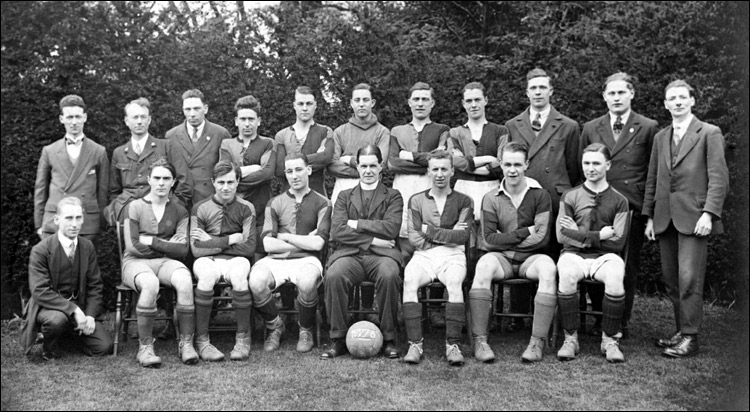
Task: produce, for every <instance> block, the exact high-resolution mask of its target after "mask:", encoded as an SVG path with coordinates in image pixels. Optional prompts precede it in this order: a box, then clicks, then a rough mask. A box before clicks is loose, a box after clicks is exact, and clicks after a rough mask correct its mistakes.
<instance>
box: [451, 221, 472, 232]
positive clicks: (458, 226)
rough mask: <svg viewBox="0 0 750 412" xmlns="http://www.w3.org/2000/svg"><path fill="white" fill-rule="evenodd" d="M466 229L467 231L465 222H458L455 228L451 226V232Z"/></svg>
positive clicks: (467, 227)
mask: <svg viewBox="0 0 750 412" xmlns="http://www.w3.org/2000/svg"><path fill="white" fill-rule="evenodd" d="M468 229H469V224H468V223H466V222H462V221H460V220H459V221H458V223H456V224H455V226H453V230H468Z"/></svg>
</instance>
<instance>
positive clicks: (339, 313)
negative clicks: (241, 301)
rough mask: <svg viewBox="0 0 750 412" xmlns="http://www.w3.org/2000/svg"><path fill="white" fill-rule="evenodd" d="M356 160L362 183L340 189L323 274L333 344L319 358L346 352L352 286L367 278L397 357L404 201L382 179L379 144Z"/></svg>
mask: <svg viewBox="0 0 750 412" xmlns="http://www.w3.org/2000/svg"><path fill="white" fill-rule="evenodd" d="M355 160H356V162H357V169H358V171H359V174H360V183H359V185H357V186H355V187H354V188H352V189H347V190H344V191H342V192H341V194H340V196H339V197H338V199H336V206H335V207H334V210H333V217H332V218H331V241H333V242H336V244H337V248H336V249H335V250H334V252H333V253H332V254H331V257H330V259H329V260H328V270H327V271H326V277H325V290H326V294H325V299H326V310H327V311H328V320H329V322H330V323H331V331H330V334H329V336H330V337H331V345H330V347H329V348H328V349H327V350H326V351H324V352H323V353H322V354H321V357H322V358H324V359H327V358H335V357H337V356H339V355H342V354H344V353H346V342H345V337H346V332H347V330H348V329H349V325H348V324H347V322H346V311H347V308H348V307H349V291H350V290H351V288H352V286H354V285H357V284H359V283H361V282H362V281H366V280H367V281H371V282H374V283H375V289H376V292H375V293H376V297H377V301H378V312H379V317H380V330H381V332H383V340H384V346H385V355H386V356H387V357H389V358H398V356H399V352H398V347H397V346H396V317H397V315H398V300H399V295H400V293H401V285H402V281H401V276H400V271H401V265H402V260H401V253H400V252H399V251H398V250H396V249H395V248H394V246H395V245H396V238H397V237H398V231H399V227H400V226H401V213H402V208H403V207H404V201H403V200H402V198H401V194H400V193H399V192H398V190H393V189H389V188H388V187H386V186H385V185H384V184H383V183H382V182H381V181H380V173H381V172H382V170H383V160H384V159H383V155H382V152H381V151H380V148H379V147H378V146H375V145H367V146H365V147H363V148H361V149H359V150H358V151H357V155H356V157H355Z"/></svg>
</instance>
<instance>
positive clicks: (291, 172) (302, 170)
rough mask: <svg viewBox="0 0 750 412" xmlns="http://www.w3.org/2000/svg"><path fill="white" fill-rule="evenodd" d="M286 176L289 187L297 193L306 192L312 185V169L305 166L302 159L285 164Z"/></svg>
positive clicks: (288, 161)
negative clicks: (310, 184)
mask: <svg viewBox="0 0 750 412" xmlns="http://www.w3.org/2000/svg"><path fill="white" fill-rule="evenodd" d="M284 174H285V175H286V181H287V182H289V187H291V188H292V190H295V191H298V192H300V191H303V190H306V189H307V187H308V185H309V183H310V174H312V168H311V167H310V166H307V165H305V161H304V160H302V159H291V160H287V161H285V162H284Z"/></svg>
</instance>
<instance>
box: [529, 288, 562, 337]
mask: <svg viewBox="0 0 750 412" xmlns="http://www.w3.org/2000/svg"><path fill="white" fill-rule="evenodd" d="M555 305H557V295H553V294H551V293H541V292H537V293H536V297H535V298H534V323H533V325H532V326H531V336H533V337H535V338H541V339H545V338H546V337H547V334H548V333H549V326H550V325H551V324H552V318H553V317H554V316H555Z"/></svg>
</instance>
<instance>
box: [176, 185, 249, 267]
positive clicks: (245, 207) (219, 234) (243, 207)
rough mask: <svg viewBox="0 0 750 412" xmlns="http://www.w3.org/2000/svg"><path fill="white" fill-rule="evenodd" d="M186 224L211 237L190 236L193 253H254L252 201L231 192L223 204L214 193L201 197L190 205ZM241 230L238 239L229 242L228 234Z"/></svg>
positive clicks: (218, 254)
mask: <svg viewBox="0 0 750 412" xmlns="http://www.w3.org/2000/svg"><path fill="white" fill-rule="evenodd" d="M190 227H191V229H192V228H198V229H203V230H204V231H206V233H208V234H209V235H211V240H193V239H191V241H190V246H191V249H192V251H193V255H194V256H195V257H200V256H219V257H234V256H241V257H245V258H248V259H251V258H252V257H253V254H254V253H255V240H256V235H255V230H256V229H255V207H254V206H253V204H252V203H250V202H248V201H247V200H244V199H242V198H240V197H239V196H235V197H234V200H232V201H231V202H229V203H227V204H226V205H223V204H221V203H219V202H218V201H217V200H216V197H215V196H211V197H210V198H208V199H203V200H202V201H200V202H199V203H198V204H196V205H195V206H193V211H192V215H191V217H190ZM233 233H242V239H243V241H242V242H241V243H235V244H233V245H230V244H229V235H231V234H233Z"/></svg>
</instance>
